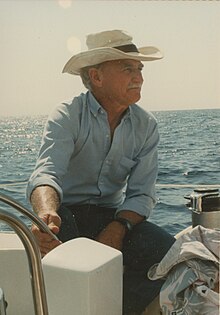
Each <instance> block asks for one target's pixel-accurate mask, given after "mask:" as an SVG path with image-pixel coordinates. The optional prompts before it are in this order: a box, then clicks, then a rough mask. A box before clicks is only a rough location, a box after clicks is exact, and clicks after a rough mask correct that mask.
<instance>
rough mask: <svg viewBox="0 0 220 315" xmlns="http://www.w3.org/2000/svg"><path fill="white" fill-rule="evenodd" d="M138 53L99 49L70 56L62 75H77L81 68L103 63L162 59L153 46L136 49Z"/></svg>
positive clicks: (109, 48)
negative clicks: (120, 60)
mask: <svg viewBox="0 0 220 315" xmlns="http://www.w3.org/2000/svg"><path fill="white" fill-rule="evenodd" d="M138 51H139V52H123V51H121V50H119V49H116V48H112V47H101V48H96V49H91V50H88V51H85V52H81V53H79V54H77V55H74V56H72V57H71V58H70V59H69V60H68V61H67V63H66V64H65V66H64V68H63V71H62V72H63V73H70V74H75V75H79V74H80V70H81V69H82V68H85V67H88V66H94V65H97V64H100V63H102V62H105V61H111V60H118V59H133V60H140V61H154V60H158V59H162V58H163V54H162V53H161V51H160V50H159V49H158V48H156V47H153V46H148V47H141V48H138Z"/></svg>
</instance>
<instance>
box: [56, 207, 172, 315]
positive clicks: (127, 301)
mask: <svg viewBox="0 0 220 315" xmlns="http://www.w3.org/2000/svg"><path fill="white" fill-rule="evenodd" d="M115 211H116V209H112V208H103V207H97V206H94V205H83V206H82V205H80V206H77V205H76V206H72V207H68V208H67V207H61V209H60V210H59V215H60V216H61V219H62V224H61V229H60V233H59V234H58V237H59V239H60V240H61V241H63V242H65V241H68V240H70V239H73V238H75V237H79V236H83V237H88V238H90V239H95V238H96V236H97V235H98V234H99V233H100V232H101V231H102V230H103V229H104V228H105V227H106V226H107V225H108V224H109V223H110V222H111V221H112V220H113V219H114V214H115ZM174 241H175V238H174V237H173V236H171V235H170V234H168V233H167V232H166V231H164V230H163V229H162V228H160V227H159V226H157V225H155V224H153V223H150V222H148V221H144V222H142V223H140V224H137V225H136V226H135V227H134V228H133V230H132V231H131V232H129V233H128V234H127V236H126V237H125V239H124V243H123V249H122V253H123V265H124V268H125V269H124V270H125V271H124V275H123V277H124V279H123V314H126V315H127V314H134V313H135V314H141V313H142V312H143V311H144V309H145V308H146V306H147V305H148V304H150V302H151V301H152V300H153V299H154V298H155V297H156V296H157V295H158V294H159V292H160V288H161V286H162V285H163V281H161V280H157V281H151V280H149V279H148V278H147V272H148V269H149V268H150V267H151V266H152V265H154V264H155V263H158V262H160V260H161V259H162V258H163V257H164V255H165V254H166V253H167V251H168V250H169V248H170V247H171V246H172V244H173V243H174Z"/></svg>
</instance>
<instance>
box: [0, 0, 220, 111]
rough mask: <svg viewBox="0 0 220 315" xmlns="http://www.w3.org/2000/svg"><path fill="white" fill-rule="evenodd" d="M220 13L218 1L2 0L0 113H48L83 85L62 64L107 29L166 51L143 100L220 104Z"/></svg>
mask: <svg viewBox="0 0 220 315" xmlns="http://www.w3.org/2000/svg"><path fill="white" fill-rule="evenodd" d="M219 17H220V2H218V1H107V0H105V1H83V0H80V1H70V0H63V1H57V0H48V1H47V0H0V41H1V49H0V60H1V70H0V86H1V93H0V116H2V115H14V114H16V115H17V114H21V115H23V114H47V113H49V112H50V111H51V110H52V109H53V108H54V107H55V106H56V105H57V104H59V103H60V102H62V101H63V100H67V99H71V98H72V97H74V96H75V95H78V94H79V93H81V92H82V91H84V90H85V89H84V87H83V85H82V83H81V80H80V78H79V77H78V76H71V75H68V74H62V73H61V72H62V68H63V66H64V64H65V63H66V61H67V60H68V59H69V58H70V57H71V56H72V54H74V53H77V52H79V51H80V50H85V49H86V46H85V36H86V35H87V34H89V33H94V32H98V31H102V30H108V29H123V30H126V31H127V32H128V33H130V34H131V35H132V36H133V38H134V42H135V44H136V45H137V46H139V47H140V46H145V45H151V46H152V45H153V46H157V47H159V48H160V49H161V50H162V51H163V53H164V55H165V58H164V59H163V60H161V61H154V62H147V63H145V68H144V71H143V74H144V78H145V82H144V85H143V90H142V100H141V101H140V102H139V104H140V105H141V106H142V107H144V108H145V109H148V110H165V109H189V108H190V109H193V108H220V18H219Z"/></svg>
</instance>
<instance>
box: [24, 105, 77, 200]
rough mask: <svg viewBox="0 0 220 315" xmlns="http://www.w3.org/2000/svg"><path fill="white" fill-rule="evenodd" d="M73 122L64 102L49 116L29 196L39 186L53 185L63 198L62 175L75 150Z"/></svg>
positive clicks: (29, 183) (32, 176)
mask: <svg viewBox="0 0 220 315" xmlns="http://www.w3.org/2000/svg"><path fill="white" fill-rule="evenodd" d="M73 127H74V126H73V124H72V123H71V122H70V118H69V115H68V110H67V108H66V106H65V104H63V105H62V106H60V107H59V108H57V110H55V111H54V112H53V114H52V115H51V116H50V117H49V118H48V120H47V123H46V125H45V129H44V133H43V137H42V144H41V148H40V152H39V156H38V159H37V163H36V167H35V170H34V172H33V173H32V175H31V177H30V179H29V182H28V185H27V198H28V199H30V196H31V193H32V191H33V190H34V189H35V188H36V187H37V186H42V185H48V186H51V187H53V188H54V189H55V190H56V191H57V192H58V194H59V196H60V199H61V200H62V197H63V192H62V177H63V175H64V174H65V173H66V170H67V168H68V163H69V159H70V157H71V155H72V153H73V151H74V138H73V134H74V133H73Z"/></svg>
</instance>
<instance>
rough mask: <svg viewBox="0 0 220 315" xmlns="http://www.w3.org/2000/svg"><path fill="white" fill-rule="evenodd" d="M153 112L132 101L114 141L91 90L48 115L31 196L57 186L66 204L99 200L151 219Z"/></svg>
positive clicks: (154, 165)
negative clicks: (38, 190)
mask: <svg viewBox="0 0 220 315" xmlns="http://www.w3.org/2000/svg"><path fill="white" fill-rule="evenodd" d="M158 141H159V135H158V129H157V123H156V120H155V118H154V116H153V115H152V114H150V113H148V112H146V111H144V110H143V109H142V108H140V107H139V106H138V105H136V104H134V105H131V106H130V107H129V108H128V110H127V111H126V113H125V115H124V116H123V118H122V120H121V122H120V124H119V125H118V127H117V128H116V129H115V132H114V136H113V139H111V134H110V128H109V123H108V119H107V113H106V111H105V110H104V109H103V108H102V106H101V105H100V104H99V103H98V102H97V101H96V99H95V98H94V96H93V95H92V94H91V93H90V92H87V93H86V94H81V95H80V96H78V97H75V98H74V99H73V100H72V101H71V102H70V103H63V104H61V105H60V106H58V107H57V108H56V109H55V110H54V112H53V113H52V114H51V115H50V117H49V118H48V121H47V123H46V126H45V130H44V134H43V139H42V145H41V148H40V152H39V157H38V159H37V163H36V168H35V170H34V172H33V174H32V175H31V177H30V180H29V183H28V187H27V195H28V198H30V195H31V192H32V191H33V189H34V188H35V187H37V186H40V185H50V186H52V187H54V188H55V189H56V190H57V192H58V193H59V195H60V198H61V200H62V203H63V204H64V205H73V204H86V203H90V204H96V205H100V206H105V207H116V208H117V209H118V210H117V211H121V210H131V211H135V212H137V213H139V214H140V215H143V216H146V217H148V216H149V214H150V212H151V210H152V208H153V207H154V205H155V181H156V177H157V144H158Z"/></svg>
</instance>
